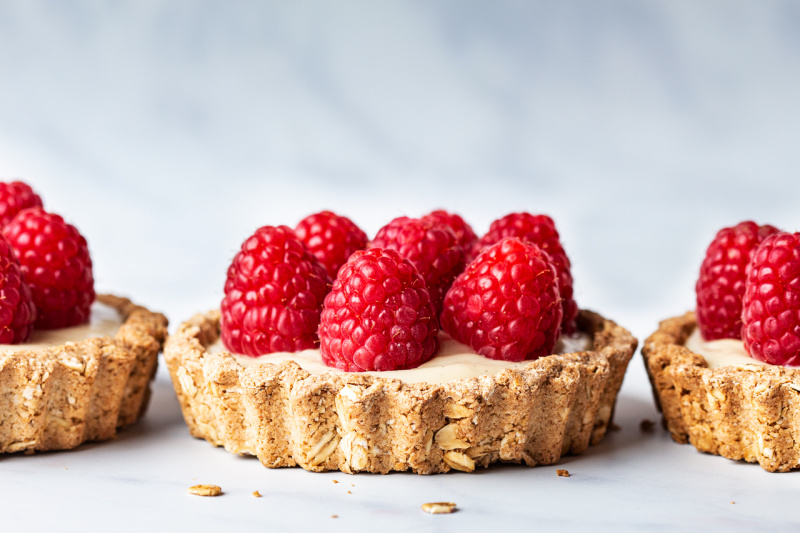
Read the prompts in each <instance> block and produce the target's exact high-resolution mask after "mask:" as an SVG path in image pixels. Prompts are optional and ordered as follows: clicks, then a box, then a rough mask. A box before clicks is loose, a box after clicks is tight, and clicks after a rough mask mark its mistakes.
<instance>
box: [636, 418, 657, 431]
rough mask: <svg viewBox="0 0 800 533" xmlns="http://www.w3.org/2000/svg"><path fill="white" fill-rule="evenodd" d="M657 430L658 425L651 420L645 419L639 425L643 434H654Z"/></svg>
mask: <svg viewBox="0 0 800 533" xmlns="http://www.w3.org/2000/svg"><path fill="white" fill-rule="evenodd" d="M655 428H656V423H655V422H653V421H652V420H650V419H649V418H645V419H644V420H642V421H641V423H640V424H639V429H640V430H641V431H642V432H643V433H652V432H653V431H654V430H655Z"/></svg>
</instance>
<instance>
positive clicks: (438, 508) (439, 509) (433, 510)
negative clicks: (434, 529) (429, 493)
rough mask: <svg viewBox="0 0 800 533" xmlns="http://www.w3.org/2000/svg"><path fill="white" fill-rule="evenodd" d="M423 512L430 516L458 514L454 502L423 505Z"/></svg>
mask: <svg viewBox="0 0 800 533" xmlns="http://www.w3.org/2000/svg"><path fill="white" fill-rule="evenodd" d="M422 510H423V511H425V512H426V513H428V514H451V513H454V512H456V504H455V503H453V502H430V503H423V504H422Z"/></svg>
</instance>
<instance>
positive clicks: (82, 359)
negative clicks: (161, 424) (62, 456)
mask: <svg viewBox="0 0 800 533" xmlns="http://www.w3.org/2000/svg"><path fill="white" fill-rule="evenodd" d="M97 300H98V301H100V302H102V303H104V304H106V305H109V306H111V307H114V308H115V309H117V311H118V312H119V313H120V315H121V316H122V317H123V319H124V322H123V324H122V326H121V327H120V329H119V331H118V332H117V334H116V335H115V336H114V337H102V338H97V337H96V338H90V339H86V340H84V341H80V342H76V343H66V344H64V345H61V346H53V347H48V348H44V349H39V350H25V351H19V352H14V353H0V453H12V452H33V451H43V450H66V449H70V448H74V447H76V446H78V445H79V444H81V443H83V442H86V441H98V440H107V439H110V438H112V437H114V436H115V435H116V431H117V429H119V428H123V427H126V426H129V425H130V424H132V423H134V422H135V421H136V420H138V419H139V417H140V416H141V415H142V414H143V413H144V410H145V408H146V407H147V402H148V400H149V396H150V381H151V380H152V378H153V376H154V375H155V371H156V365H157V361H158V353H159V351H161V347H162V345H163V343H164V339H165V337H166V335H167V319H166V318H165V317H164V316H163V315H161V314H157V313H152V312H150V311H148V310H147V309H145V308H144V307H140V306H137V305H135V304H133V303H131V301H130V300H127V299H125V298H119V297H116V296H111V295H98V296H97Z"/></svg>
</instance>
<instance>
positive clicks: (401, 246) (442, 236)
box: [369, 217, 464, 315]
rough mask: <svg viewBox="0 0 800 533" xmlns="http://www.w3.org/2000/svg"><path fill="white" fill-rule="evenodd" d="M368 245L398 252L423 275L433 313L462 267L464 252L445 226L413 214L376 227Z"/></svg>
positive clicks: (438, 311)
mask: <svg viewBox="0 0 800 533" xmlns="http://www.w3.org/2000/svg"><path fill="white" fill-rule="evenodd" d="M369 246H370V248H386V249H389V250H395V251H397V252H400V255H402V256H403V257H405V258H406V259H408V260H409V261H410V262H411V264H412V265H414V267H415V268H416V269H417V271H418V272H419V273H420V274H421V275H422V277H423V278H424V279H425V284H426V286H427V287H428V290H429V291H430V295H431V300H433V305H434V307H435V309H436V313H437V315H438V314H439V313H440V312H441V310H442V302H443V301H444V295H445V294H447V290H448V289H449V288H450V285H451V284H452V283H453V280H454V279H456V276H457V275H459V274H460V273H461V271H463V270H464V253H463V252H462V251H461V247H459V246H458V243H457V242H456V236H455V234H454V233H453V231H452V230H451V229H450V228H448V227H447V226H443V225H441V224H438V223H436V222H430V221H423V220H420V219H417V218H408V217H399V218H396V219H394V220H392V221H391V222H389V223H388V224H387V225H385V226H384V227H382V228H381V229H379V230H378V234H377V235H376V236H375V239H374V240H373V241H372V242H371V243H370V244H369Z"/></svg>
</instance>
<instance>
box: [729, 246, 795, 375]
mask: <svg viewBox="0 0 800 533" xmlns="http://www.w3.org/2000/svg"><path fill="white" fill-rule="evenodd" d="M742 323H743V325H742V340H743V341H744V346H745V348H746V349H747V351H748V353H750V355H751V356H752V357H754V358H756V359H758V360H760V361H765V362H767V363H770V364H773V365H800V233H783V232H780V233H776V234H773V235H770V236H769V237H767V238H766V239H764V240H763V241H762V242H761V244H760V245H759V246H758V247H757V248H756V249H755V251H754V252H753V257H752V259H751V260H750V264H749V265H748V267H747V280H746V281H745V293H744V298H743V300H742Z"/></svg>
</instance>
